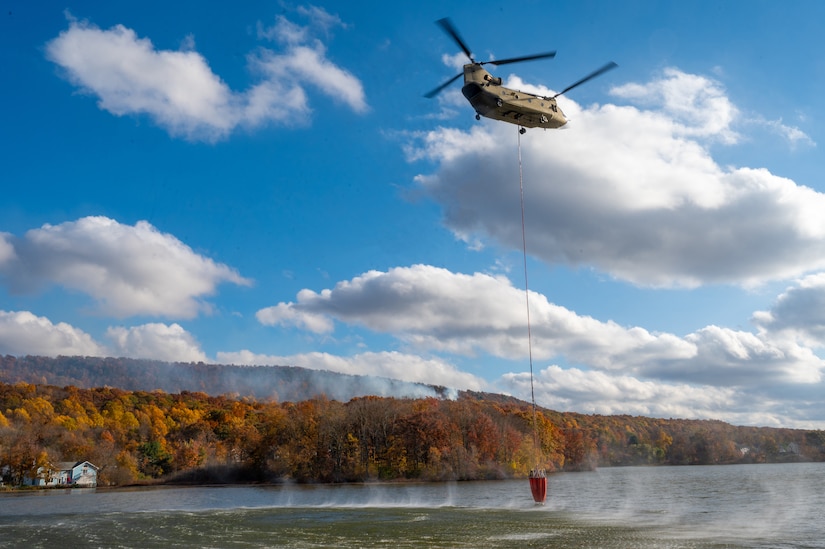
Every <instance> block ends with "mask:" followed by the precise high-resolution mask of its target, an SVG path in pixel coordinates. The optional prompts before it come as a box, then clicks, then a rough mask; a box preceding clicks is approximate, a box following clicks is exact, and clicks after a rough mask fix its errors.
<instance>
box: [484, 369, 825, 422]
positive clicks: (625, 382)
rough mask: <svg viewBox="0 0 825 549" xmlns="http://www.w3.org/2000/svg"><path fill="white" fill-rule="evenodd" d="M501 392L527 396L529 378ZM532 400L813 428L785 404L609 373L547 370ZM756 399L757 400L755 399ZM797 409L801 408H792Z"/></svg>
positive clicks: (582, 408)
mask: <svg viewBox="0 0 825 549" xmlns="http://www.w3.org/2000/svg"><path fill="white" fill-rule="evenodd" d="M496 385H497V386H498V387H500V388H501V389H502V390H503V391H507V392H510V393H512V394H516V395H529V394H530V376H529V374H524V373H508V374H505V375H504V376H502V377H501V378H500V379H499V380H498V381H497V383H496ZM533 387H534V391H535V394H536V400H537V401H539V402H541V403H542V404H543V405H544V406H548V407H550V408H551V409H556V410H577V411H579V412H582V413H592V414H605V415H612V414H631V415H641V416H649V417H663V418H669V417H673V418H696V419H717V420H722V421H727V422H729V423H732V424H734V425H763V426H771V427H797V428H800V429H802V428H815V427H816V425H817V422H816V421H812V420H811V419H810V418H811V417H817V414H811V416H809V417H806V416H805V415H804V413H803V414H798V415H794V414H793V412H792V411H791V410H789V409H788V407H787V405H786V403H784V402H782V401H777V400H776V399H772V398H770V397H768V396H766V395H754V394H751V393H748V392H746V391H742V390H740V389H738V388H732V387H715V386H712V385H694V384H688V383H668V382H662V381H659V380H646V379H640V378H638V377H634V376H631V375H625V374H618V373H612V372H601V371H593V370H585V369H580V368H566V369H565V368H561V367H559V366H548V367H546V368H544V369H543V370H541V371H539V372H537V373H536V376H535V378H534V380H533ZM757 397H758V398H757ZM797 404H798V405H800V409H803V408H802V407H801V404H802V403H801V402H797Z"/></svg>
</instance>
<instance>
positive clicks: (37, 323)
mask: <svg viewBox="0 0 825 549" xmlns="http://www.w3.org/2000/svg"><path fill="white" fill-rule="evenodd" d="M0 354H9V355H16V356H22V355H38V356H58V355H64V356H75V355H78V356H106V354H107V352H106V349H105V348H104V347H102V346H101V345H98V344H97V343H96V342H95V341H94V340H93V339H92V337H91V336H90V335H89V334H87V333H85V332H83V330H79V329H77V328H75V327H73V326H70V325H69V324H66V323H65V322H59V323H57V324H53V323H52V322H51V321H50V320H49V319H48V318H45V317H42V316H36V315H34V314H32V313H30V312H29V311H0Z"/></svg>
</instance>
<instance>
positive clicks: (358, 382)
mask: <svg viewBox="0 0 825 549" xmlns="http://www.w3.org/2000/svg"><path fill="white" fill-rule="evenodd" d="M0 381H2V382H5V383H17V382H21V381H22V382H26V383H34V384H41V385H56V386H58V387H63V386H68V385H72V386H75V387H78V388H81V389H92V388H94V387H118V388H120V389H124V390H127V391H154V390H160V391H164V392H167V393H180V392H182V391H200V392H204V393H207V394H209V395H237V396H241V397H247V396H249V397H254V398H256V399H258V400H273V401H276V402H288V401H289V402H297V401H301V400H308V399H311V398H314V397H317V396H324V397H326V398H328V399H331V400H339V401H347V400H350V399H352V398H355V397H360V396H368V395H369V396H386V397H399V398H400V397H409V398H423V397H445V396H447V392H448V389H445V388H444V387H438V386H434V385H425V384H423V383H412V382H407V381H399V380H396V379H388V378H380V377H374V376H363V375H347V374H340V373H336V372H329V371H324V370H311V369H307V368H299V367H295V366H235V365H222V364H205V363H203V362H198V363H180V362H175V363H170V362H161V361H157V360H143V359H132V358H99V357H80V356H58V357H56V358H49V357H41V356H24V357H14V356H10V355H7V356H4V357H0Z"/></svg>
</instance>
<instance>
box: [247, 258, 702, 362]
mask: <svg viewBox="0 0 825 549" xmlns="http://www.w3.org/2000/svg"><path fill="white" fill-rule="evenodd" d="M524 304H525V299H524V291H523V290H520V289H517V288H515V287H514V286H513V285H512V284H511V283H510V281H509V280H508V279H507V278H505V277H503V276H492V275H488V274H484V273H475V274H472V275H467V274H461V273H453V272H451V271H448V270H447V269H442V268H438V267H433V266H430V265H414V266H412V267H396V268H393V269H390V270H389V271H387V272H381V271H370V272H367V273H364V274H363V275H361V276H358V277H355V278H353V279H352V280H348V281H342V282H339V283H338V284H336V286H335V288H333V289H331V290H330V289H327V290H323V291H321V292H320V293H316V292H314V291H312V290H308V289H305V290H301V292H299V294H298V299H297V301H296V302H294V303H279V304H278V305H275V306H273V307H268V308H266V309H262V310H261V311H259V312H258V320H259V321H260V322H261V323H263V324H266V325H276V324H277V325H290V324H291V325H295V326H298V327H302V328H305V329H309V330H311V331H314V332H316V333H328V332H330V331H332V329H333V328H334V325H333V320H338V321H340V322H345V323H351V324H359V325H362V326H365V327H367V328H369V329H371V330H373V331H376V332H385V333H391V334H393V335H395V336H396V337H398V338H400V339H402V340H404V341H405V342H407V343H410V344H413V345H414V346H415V347H417V348H419V349H426V350H435V351H442V352H450V353H457V354H462V355H468V356H472V355H475V354H477V353H479V352H481V353H486V354H490V355H493V356H497V357H501V358H507V359H515V358H524V357H526V356H527V350H528V348H527V341H526V335H527V325H526V316H525V310H524ZM530 306H531V317H532V319H533V334H534V335H535V338H534V339H535V341H534V347H533V353H534V356H537V357H540V358H541V357H544V358H549V357H552V356H556V355H558V354H566V355H569V356H570V357H571V358H573V359H575V360H578V361H582V362H592V363H594V364H597V365H600V366H602V367H605V368H611V367H613V365H616V364H634V363H636V362H638V361H642V360H644V359H645V357H646V356H649V355H651V354H653V355H656V356H660V357H662V358H671V359H675V358H681V357H686V356H691V355H693V354H695V352H696V350H695V348H694V347H693V346H692V345H690V344H689V343H687V342H684V341H682V340H679V339H678V338H676V337H674V336H670V335H667V334H665V335H660V334H651V333H649V332H647V331H646V330H643V329H641V328H633V329H625V328H623V327H621V326H619V325H617V324H615V323H613V322H600V321H598V320H596V319H593V318H591V317H582V316H579V315H577V314H575V313H574V312H572V311H570V310H568V309H566V308H564V307H560V306H558V305H554V304H552V303H550V302H548V300H547V298H546V297H545V296H543V295H541V294H537V293H535V292H532V293H531V296H530Z"/></svg>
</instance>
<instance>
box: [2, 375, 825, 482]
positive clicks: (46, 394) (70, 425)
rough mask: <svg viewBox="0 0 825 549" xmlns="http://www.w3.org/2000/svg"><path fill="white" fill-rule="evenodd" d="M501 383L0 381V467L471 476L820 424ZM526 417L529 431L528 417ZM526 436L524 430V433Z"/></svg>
mask: <svg viewBox="0 0 825 549" xmlns="http://www.w3.org/2000/svg"><path fill="white" fill-rule="evenodd" d="M533 418H534V416H533V412H532V409H531V407H530V406H529V405H528V404H526V403H524V402H522V401H518V400H515V399H512V398H508V397H502V396H500V395H488V394H480V393H462V394H461V396H460V397H459V398H458V399H456V400H447V399H436V398H423V399H397V398H380V397H361V398H355V399H352V400H350V401H348V402H339V401H334V400H327V399H323V398H316V399H311V400H305V401H300V402H284V403H278V402H273V401H259V400H256V399H252V398H237V397H236V398H232V397H229V396H209V395H207V394H205V393H196V392H182V393H177V394H168V393H164V392H161V391H152V392H145V391H125V390H120V389H113V388H97V389H79V388H76V387H73V386H67V387H63V388H59V387H55V386H48V385H34V384H30V383H23V382H20V383H15V384H5V383H0V471H2V472H3V476H4V481H5V482H6V483H7V484H12V485H13V484H16V483H19V482H20V481H21V480H22V478H24V477H25V476H27V475H28V476H30V475H31V473H32V472H33V470H36V468H37V467H39V466H42V465H45V464H48V463H54V462H57V461H71V460H89V461H91V462H92V463H94V464H95V465H97V466H99V467H100V476H101V479H100V480H101V482H103V483H108V484H119V485H122V484H129V483H134V482H139V481H147V480H152V479H164V480H167V481H168V480H172V481H177V482H239V481H256V482H274V481H282V480H287V479H290V480H295V481H299V482H345V481H362V480H370V479H379V480H381V479H383V480H391V479H424V480H446V479H482V478H508V477H520V476H526V474H527V472H528V471H529V469H531V468H532V467H535V466H536V465H538V466H540V467H544V468H546V469H548V470H551V471H552V470H562V469H566V470H578V469H590V468H593V467H596V466H608V465H636V464H700V463H734V462H741V461H777V460H790V459H794V460H801V459H809V460H810V459H815V460H822V459H823V456H824V454H823V452H824V451H825V434H823V432H822V431H803V430H791V429H769V428H755V427H734V426H731V425H728V424H725V423H722V422H715V421H690V420H662V419H651V418H645V417H630V416H589V415H581V414H570V413H558V412H552V411H549V410H542V409H539V410H538V411H537V413H536V415H535V421H534V419H533ZM534 426H535V429H534ZM534 435H535V438H534Z"/></svg>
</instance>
